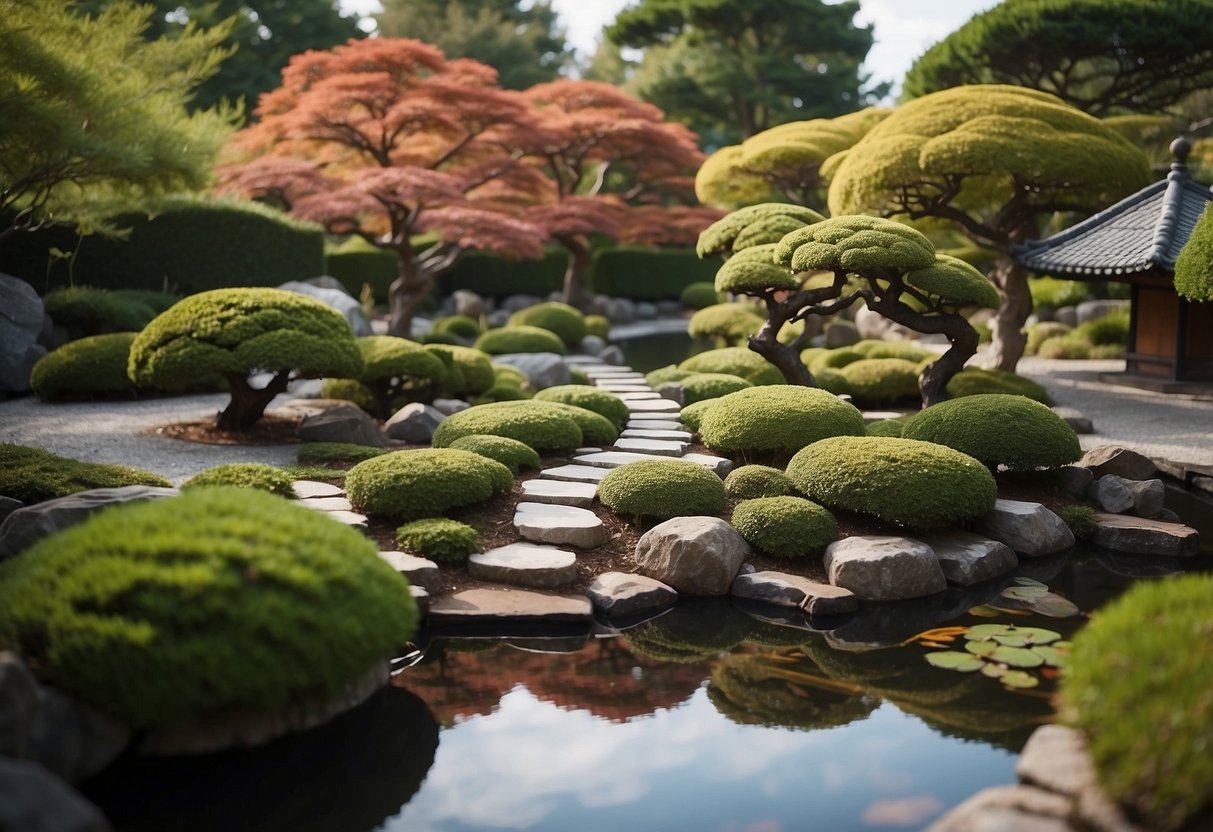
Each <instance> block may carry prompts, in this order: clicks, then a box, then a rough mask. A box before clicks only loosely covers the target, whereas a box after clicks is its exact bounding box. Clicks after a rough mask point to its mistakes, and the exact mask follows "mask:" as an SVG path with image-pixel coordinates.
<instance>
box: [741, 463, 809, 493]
mask: <svg viewBox="0 0 1213 832" xmlns="http://www.w3.org/2000/svg"><path fill="white" fill-rule="evenodd" d="M724 490H725V491H727V492H728V495H729V496H730V497H732V498H733V499H741V500H752V499H755V498H757V497H787V496H791V495H793V494H795V493H796V487H795V486H794V485H792V481H791V480H790V479H788V475H787V474H785V473H784V472H783V471H780V470H779V469H778V468H772V467H770V466H769V465H742V466H740V467H738V468H734V469H733V470H732V471H730V472H729V475H728V476H727V477H725V478H724Z"/></svg>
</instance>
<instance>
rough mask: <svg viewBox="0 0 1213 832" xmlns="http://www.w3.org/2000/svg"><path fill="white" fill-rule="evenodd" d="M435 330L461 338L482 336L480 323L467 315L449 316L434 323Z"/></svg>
mask: <svg viewBox="0 0 1213 832" xmlns="http://www.w3.org/2000/svg"><path fill="white" fill-rule="evenodd" d="M434 330H437V331H438V332H449V333H451V334H452V335H458V336H459V337H460V338H475V337H476V336H477V335H479V334H480V321H478V320H476V319H475V318H470V317H468V316H467V315H447V316H446V317H445V318H439V319H438V320H436V321H434ZM431 331H433V330H431Z"/></svg>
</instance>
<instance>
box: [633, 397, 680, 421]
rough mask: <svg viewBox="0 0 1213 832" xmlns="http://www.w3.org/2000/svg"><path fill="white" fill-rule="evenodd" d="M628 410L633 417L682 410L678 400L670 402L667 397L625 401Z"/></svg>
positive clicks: (672, 412)
mask: <svg viewBox="0 0 1213 832" xmlns="http://www.w3.org/2000/svg"><path fill="white" fill-rule="evenodd" d="M626 404H627V406H628V411H629V412H630V413H631V414H632V417H633V418H635V417H636V416H637V415H638V414H639V415H642V416H643V415H646V414H656V413H670V414H674V413H678V412H679V411H681V410H682V406H681V405H679V404H678V402H672V401H670V400H669V399H661V398H657V399H644V400H642V401H630V402H626Z"/></svg>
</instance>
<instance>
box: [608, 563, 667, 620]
mask: <svg viewBox="0 0 1213 832" xmlns="http://www.w3.org/2000/svg"><path fill="white" fill-rule="evenodd" d="M586 595H587V596H588V597H589V599H590V603H592V604H593V605H594V609H596V610H598V611H599V612H601V613H602V614H604V615H608V616H615V617H616V618H626V617H627V616H631V615H643V614H644V613H646V612H653V611H654V610H659V609H662V608H664V607H668V606H669V605H670V604H673V603H674V602H675V601H677V600H678V593H677V592H675V591H674V589H673V588H672V587H670V586H667V585H666V584H663V583H662V582H661V581H659V580H657V579H655V578H649V577H647V576H645V575H629V574H626V573H624V572H604V573H603V574H601V575H599V576H598V577H597V578H595V579H594V582H593V583H592V584H590V588H589V589H588V590H586Z"/></svg>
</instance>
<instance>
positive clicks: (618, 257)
mask: <svg viewBox="0 0 1213 832" xmlns="http://www.w3.org/2000/svg"><path fill="white" fill-rule="evenodd" d="M717 268H718V264H717V263H715V262H711V261H708V260H700V259H699V257H698V256H697V255H696V254H695V250H694V249H690V248H648V247H643V246H635V247H632V246H617V247H615V248H605V247H596V248H595V251H594V256H593V260H592V262H591V264H590V272H589V274H588V275H586V287H587V288H588V289H589V290H590V291H593V292H596V293H598V294H600V295H610V296H612V297H620V298H631V299H632V300H666V299H675V298H677V297H679V296H680V295H681V294H682V290H683V289H685V288H686V287H687V286H688V285H690V284H691V283H703V282H707V281H714V280H715V277H716V269H717Z"/></svg>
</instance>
